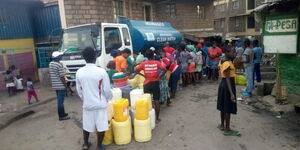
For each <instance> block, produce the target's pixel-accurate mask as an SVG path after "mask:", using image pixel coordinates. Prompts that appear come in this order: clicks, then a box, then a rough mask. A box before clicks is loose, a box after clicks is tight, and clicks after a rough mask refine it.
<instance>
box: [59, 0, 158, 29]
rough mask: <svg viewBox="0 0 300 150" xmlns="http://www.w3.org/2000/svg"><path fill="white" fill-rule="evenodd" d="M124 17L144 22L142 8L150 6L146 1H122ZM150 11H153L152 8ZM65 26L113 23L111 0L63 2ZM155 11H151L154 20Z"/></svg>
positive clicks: (113, 12)
mask: <svg viewBox="0 0 300 150" xmlns="http://www.w3.org/2000/svg"><path fill="white" fill-rule="evenodd" d="M123 2H124V3H123V5H124V15H125V17H126V18H128V19H134V20H144V6H145V5H151V3H149V2H147V1H146V0H124V1H123ZM151 6H152V10H154V6H153V5H151ZM64 8H65V18H66V23H67V26H68V27H70V26H74V25H79V24H86V23H94V22H109V23H111V22H114V21H116V18H115V10H114V1H113V0H64ZM154 16H155V11H152V19H153V20H154V18H155V17H154Z"/></svg>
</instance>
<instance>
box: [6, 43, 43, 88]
mask: <svg viewBox="0 0 300 150" xmlns="http://www.w3.org/2000/svg"><path fill="white" fill-rule="evenodd" d="M0 62H1V63H0V64H1V65H0V91H3V90H5V82H4V80H1V79H4V74H3V73H5V71H6V70H7V69H8V68H9V66H11V65H15V66H16V67H17V68H18V69H19V71H20V72H21V73H22V76H23V79H25V80H26V79H27V78H28V77H30V78H31V79H32V80H34V81H35V80H38V75H37V67H36V66H37V61H36V54H35V50H34V40H33V38H25V39H13V40H0Z"/></svg>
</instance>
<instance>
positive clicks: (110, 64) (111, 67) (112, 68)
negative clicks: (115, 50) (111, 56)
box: [106, 61, 118, 85]
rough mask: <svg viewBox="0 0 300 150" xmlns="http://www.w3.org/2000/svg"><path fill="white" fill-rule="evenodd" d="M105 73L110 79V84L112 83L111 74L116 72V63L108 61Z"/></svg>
mask: <svg viewBox="0 0 300 150" xmlns="http://www.w3.org/2000/svg"><path fill="white" fill-rule="evenodd" d="M106 67H107V69H109V70H107V74H108V77H109V80H110V84H111V85H113V84H114V82H113V80H112V76H113V75H114V74H115V73H117V72H118V71H117V70H116V64H115V62H114V61H109V62H108V64H107V66H106Z"/></svg>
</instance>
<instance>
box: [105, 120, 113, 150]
mask: <svg viewBox="0 0 300 150" xmlns="http://www.w3.org/2000/svg"><path fill="white" fill-rule="evenodd" d="M113 140H114V139H113V130H112V122H111V121H109V129H108V130H107V131H105V134H104V138H103V142H102V144H103V145H109V144H111V143H112V142H113Z"/></svg>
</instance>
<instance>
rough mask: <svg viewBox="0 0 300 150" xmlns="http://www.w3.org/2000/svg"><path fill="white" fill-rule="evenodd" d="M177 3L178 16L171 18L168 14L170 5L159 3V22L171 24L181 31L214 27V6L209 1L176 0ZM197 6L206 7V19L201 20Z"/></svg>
mask: <svg viewBox="0 0 300 150" xmlns="http://www.w3.org/2000/svg"><path fill="white" fill-rule="evenodd" d="M172 3H176V16H175V17H170V16H168V15H167V14H166V6H167V4H169V3H168V2H165V3H158V4H156V7H157V10H156V11H157V13H156V14H157V16H156V17H157V20H158V21H167V22H171V23H172V25H173V26H174V27H175V28H177V29H179V30H184V29H200V28H212V27H213V20H212V19H211V18H212V17H213V13H212V12H213V5H212V2H209V1H202V2H201V1H195V0H186V1H181V0H175V1H173V2H172ZM197 5H199V6H201V7H204V18H200V17H199V16H198V14H197Z"/></svg>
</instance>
